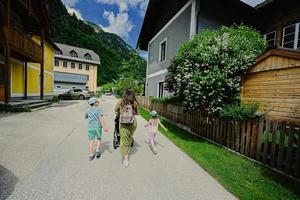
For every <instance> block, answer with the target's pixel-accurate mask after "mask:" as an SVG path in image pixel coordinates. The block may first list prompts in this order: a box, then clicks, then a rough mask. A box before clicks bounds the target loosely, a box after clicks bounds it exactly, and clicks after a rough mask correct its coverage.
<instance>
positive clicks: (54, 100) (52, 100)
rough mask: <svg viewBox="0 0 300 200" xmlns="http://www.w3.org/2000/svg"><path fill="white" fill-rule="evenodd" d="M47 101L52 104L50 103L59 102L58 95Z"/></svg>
mask: <svg viewBox="0 0 300 200" xmlns="http://www.w3.org/2000/svg"><path fill="white" fill-rule="evenodd" d="M48 101H49V102H52V103H57V102H59V97H58V95H54V96H53V98H52V99H49V100H48Z"/></svg>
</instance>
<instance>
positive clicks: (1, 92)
mask: <svg viewBox="0 0 300 200" xmlns="http://www.w3.org/2000/svg"><path fill="white" fill-rule="evenodd" d="M4 89H5V87H4V85H0V101H4V94H5V92H4Z"/></svg>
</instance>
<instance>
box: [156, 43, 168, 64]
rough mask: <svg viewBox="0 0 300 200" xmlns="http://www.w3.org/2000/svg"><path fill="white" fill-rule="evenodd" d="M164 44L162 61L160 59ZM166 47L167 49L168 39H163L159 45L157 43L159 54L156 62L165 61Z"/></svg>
mask: <svg viewBox="0 0 300 200" xmlns="http://www.w3.org/2000/svg"><path fill="white" fill-rule="evenodd" d="M164 43H165V49H164V50H165V51H164V53H165V55H164V59H162V44H164ZM167 47H168V38H165V39H163V40H162V41H161V42H160V43H159V54H158V61H159V62H160V63H162V62H165V61H166V60H167Z"/></svg>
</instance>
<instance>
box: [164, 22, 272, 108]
mask: <svg viewBox="0 0 300 200" xmlns="http://www.w3.org/2000/svg"><path fill="white" fill-rule="evenodd" d="M265 49H266V42H265V40H264V38H263V37H262V36H261V35H260V34H259V33H258V32H256V31H255V30H254V29H252V28H249V27H247V26H244V25H240V26H236V25H235V26H232V27H222V28H221V29H219V30H215V31H212V30H207V31H204V32H202V33H201V34H199V35H197V36H195V37H194V38H193V39H192V40H190V41H188V42H186V43H185V44H183V45H182V47H181V48H180V50H179V53H178V54H177V55H176V56H175V58H174V60H173V62H172V64H171V66H170V67H169V68H168V74H167V77H166V82H167V89H168V90H169V91H170V92H174V95H175V96H179V97H181V98H182V99H183V100H184V104H185V105H187V106H188V107H190V108H193V109H200V108H202V109H206V110H209V111H210V112H217V111H219V110H222V108H223V107H224V106H225V105H227V104H233V103H236V102H237V99H239V98H238V97H239V95H240V82H241V78H240V76H241V74H242V73H244V72H245V71H246V70H247V69H249V68H250V67H251V66H252V65H253V64H254V63H255V59H256V57H257V56H258V55H260V54H261V53H262V52H263V51H264V50H265Z"/></svg>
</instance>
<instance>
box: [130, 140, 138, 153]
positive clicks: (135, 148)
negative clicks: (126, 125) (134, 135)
mask: <svg viewBox="0 0 300 200" xmlns="http://www.w3.org/2000/svg"><path fill="white" fill-rule="evenodd" d="M139 147H140V145H139V143H137V141H136V140H134V145H133V147H132V148H131V149H130V155H134V154H135V153H136V152H137V151H138V148H139Z"/></svg>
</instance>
